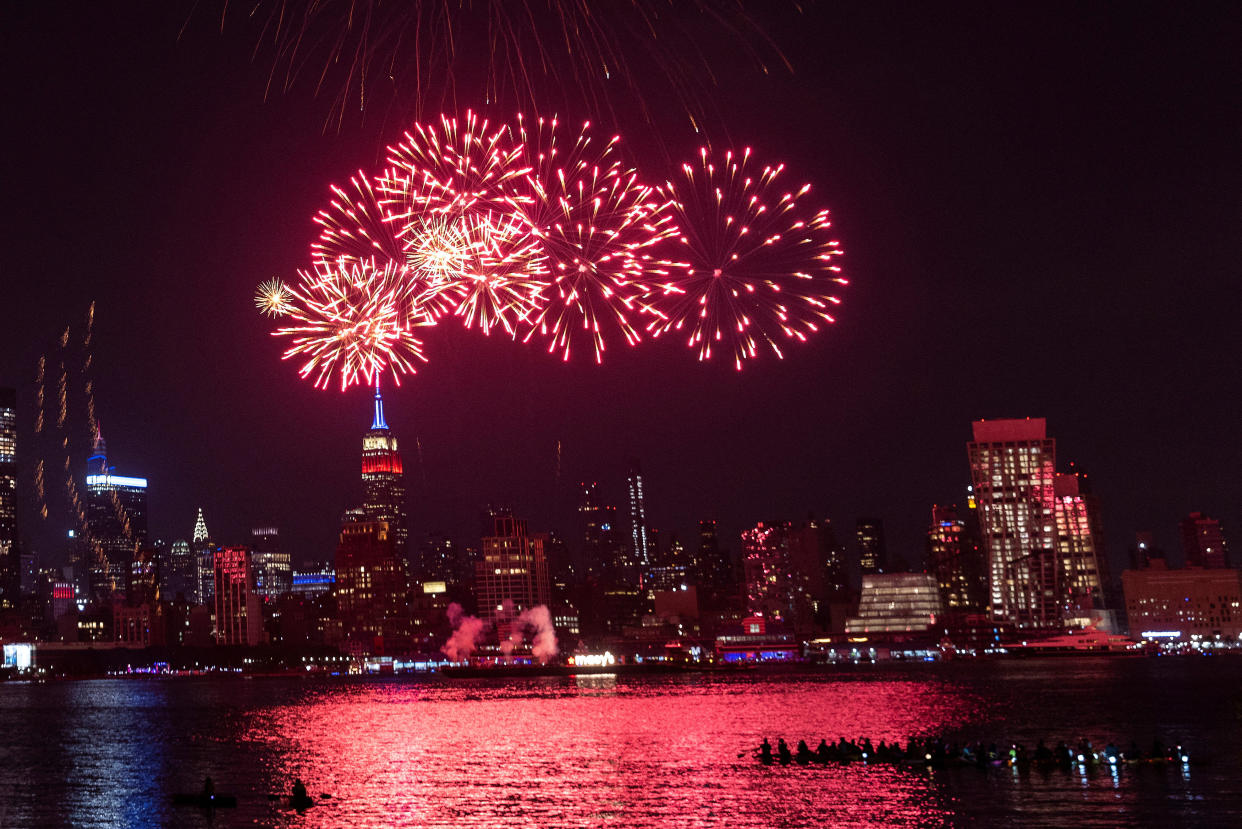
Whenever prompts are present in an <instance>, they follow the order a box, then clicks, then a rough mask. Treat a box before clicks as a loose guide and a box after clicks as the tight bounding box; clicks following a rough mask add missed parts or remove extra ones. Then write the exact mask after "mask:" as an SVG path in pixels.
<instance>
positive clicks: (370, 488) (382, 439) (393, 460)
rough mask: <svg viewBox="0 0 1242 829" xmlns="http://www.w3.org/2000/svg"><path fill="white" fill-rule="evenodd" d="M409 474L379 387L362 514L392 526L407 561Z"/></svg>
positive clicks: (367, 444) (366, 444)
mask: <svg viewBox="0 0 1242 829" xmlns="http://www.w3.org/2000/svg"><path fill="white" fill-rule="evenodd" d="M405 506H406V498H405V474H404V472H403V471H402V466H401V453H400V452H399V451H397V436H396V435H394V434H393V433H392V430H391V429H389V428H388V423H387V422H386V421H385V420H384V399H383V398H382V397H381V396H380V390H379V386H376V387H375V415H374V417H373V419H372V421H371V428H370V429H368V430H367V432H366V434H365V435H363V436H362V510H363V513H364V514H365V516H366V520H368V521H383V522H385V523H386V524H388V528H389V533H390V534H391V535H392V540H393V546H394V549H395V550H396V551H397V555H398V557H400V558H401V559H402V560H404V559H405V557H406V554H407V542H408V540H409V527H408V524H407V521H406V508H405Z"/></svg>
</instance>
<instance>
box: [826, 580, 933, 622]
mask: <svg viewBox="0 0 1242 829" xmlns="http://www.w3.org/2000/svg"><path fill="white" fill-rule="evenodd" d="M943 612H944V604H943V602H942V601H941V598H940V588H939V586H938V585H937V584H936V578H935V577H934V576H932V575H930V574H928V573H888V574H875V575H869V576H863V580H862V595H861V596H860V597H859V600H858V615H857V616H853V617H850V618H849V619H846V620H845V631H846V633H921V632H925V631H928V630H930V629H931V628H932V627H934V626H935V624H936V619H937V617H939V616H940V615H941V614H942V613H943Z"/></svg>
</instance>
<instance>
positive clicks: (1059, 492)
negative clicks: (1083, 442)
mask: <svg viewBox="0 0 1242 829" xmlns="http://www.w3.org/2000/svg"><path fill="white" fill-rule="evenodd" d="M1054 491H1055V494H1056V502H1055V508H1054V510H1053V512H1054V517H1055V519H1056V556H1057V561H1058V564H1059V566H1060V570H1061V584H1062V596H1063V599H1062V601H1063V607H1062V613H1061V617H1062V622H1063V624H1065V625H1066V626H1067V627H1086V626H1088V625H1091V624H1094V623H1100V622H1105V621H1109V622H1110V624H1109V629H1110V630H1111V621H1110V620H1109V619H1108V618H1107V615H1106V613H1105V600H1104V584H1105V583H1106V581H1107V578H1108V573H1107V568H1106V561H1107V560H1106V559H1105V555H1104V532H1103V529H1102V527H1101V523H1100V504H1099V499H1097V498H1096V497H1095V496H1094V495H1092V494H1091V491H1090V487H1089V485H1088V479H1087V476H1086V475H1085V474H1084V473H1082V472H1071V473H1067V474H1062V473H1058V474H1057V475H1056V478H1055V479H1054Z"/></svg>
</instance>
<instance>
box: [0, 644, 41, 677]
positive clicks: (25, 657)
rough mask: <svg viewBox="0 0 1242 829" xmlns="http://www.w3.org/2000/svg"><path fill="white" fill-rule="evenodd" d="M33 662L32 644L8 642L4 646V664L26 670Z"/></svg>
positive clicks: (7, 666)
mask: <svg viewBox="0 0 1242 829" xmlns="http://www.w3.org/2000/svg"><path fill="white" fill-rule="evenodd" d="M32 664H34V645H27V644H9V645H5V646H4V666H5V667H6V668H16V669H17V670H19V671H28V670H30V666H31V665H32Z"/></svg>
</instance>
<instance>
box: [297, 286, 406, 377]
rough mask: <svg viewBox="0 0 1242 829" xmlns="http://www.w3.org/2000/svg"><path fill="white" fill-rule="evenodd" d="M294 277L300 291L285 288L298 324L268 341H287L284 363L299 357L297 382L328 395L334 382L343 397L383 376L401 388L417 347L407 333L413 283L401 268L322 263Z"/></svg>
mask: <svg viewBox="0 0 1242 829" xmlns="http://www.w3.org/2000/svg"><path fill="white" fill-rule="evenodd" d="M298 275H299V277H300V278H301V281H300V283H299V284H298V285H297V287H292V288H288V293H289V297H290V300H289V303H288V314H289V316H291V317H292V318H293V319H294V320H295V322H296V324H294V325H289V326H286V327H284V328H280V329H278V330H276V331H275V332H273V336H287V337H291V338H292V345H291V346H290V347H289V348H288V349H287V350H286V351H285V353H284V355H283V357H282V359H286V360H288V359H292V358H295V357H300V358H302V359H303V360H304V361H305V362H303V364H302V367H301V368H300V369H299V372H298V373H299V374H301V376H302V377H311V378H313V382H314V384H315V386H316V387H319V388H327V386H328V383H329V381H330V380H331V378H332V377H333V376H334V375H336V376H339V377H340V381H341V390H342V391H344V390H345V389H347V388H349V387H350V386H352V385H355V384H359V383H362V382H364V381H365V382H366V383H367V384H368V385H370V384H374V383H375V382H376V381H377V380H378V379H379V376H380V375H381V374H383V373H384V372H385V371H387V372H388V373H389V374H390V375H391V376H392V379H393V381H394V382H396V383H397V384H398V385H400V383H401V375H402V374H412V373H414V371H415V364H416V363H417V362H418V361H420V360H422V359H423V355H422V343H421V342H419V340H418V339H417V338H415V337H414V336H413V334H412V333H411V327H412V325H411V322H410V313H409V305H410V291H411V284H410V282H409V280H407V279H406V278H405V274H404V272H403V270H402V268H401V267H400V266H399V265H397V264H395V263H392V262H389V263H386V264H384V265H378V266H377V265H375V264H374V263H373V262H371V261H363V262H354V263H349V262H339V263H319V264H317V265H316V266H315V269H314V270H313V271H298Z"/></svg>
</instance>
